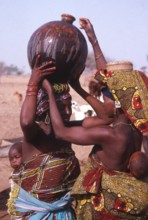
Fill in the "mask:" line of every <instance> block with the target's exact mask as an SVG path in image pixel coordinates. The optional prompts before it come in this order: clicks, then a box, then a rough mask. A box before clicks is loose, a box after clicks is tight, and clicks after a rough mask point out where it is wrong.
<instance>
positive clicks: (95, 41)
mask: <svg viewBox="0 0 148 220" xmlns="http://www.w3.org/2000/svg"><path fill="white" fill-rule="evenodd" d="M97 42H98V40H97V38H96V39H95V40H94V43H93V47H94V46H95V44H96V43H97Z"/></svg>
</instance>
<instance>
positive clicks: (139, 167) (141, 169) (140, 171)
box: [129, 151, 148, 179]
mask: <svg viewBox="0 0 148 220" xmlns="http://www.w3.org/2000/svg"><path fill="white" fill-rule="evenodd" d="M129 170H130V173H131V174H132V175H133V176H134V177H135V178H137V179H142V178H144V177H146V176H148V158H147V156H146V154H145V153H144V152H141V151H136V152H135V153H133V154H132V155H131V157H130V160H129Z"/></svg>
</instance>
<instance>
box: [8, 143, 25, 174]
mask: <svg viewBox="0 0 148 220" xmlns="http://www.w3.org/2000/svg"><path fill="white" fill-rule="evenodd" d="M8 156H9V161H10V165H11V167H12V168H13V169H15V170H17V169H19V167H20V165H21V163H22V142H16V143H14V144H13V145H12V146H11V147H10V149H9V153H8Z"/></svg>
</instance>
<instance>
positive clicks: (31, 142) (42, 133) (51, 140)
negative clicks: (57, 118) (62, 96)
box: [20, 56, 71, 161]
mask: <svg viewBox="0 0 148 220" xmlns="http://www.w3.org/2000/svg"><path fill="white" fill-rule="evenodd" d="M39 60H40V56H38V57H37V59H36V63H35V66H34V68H33V70H32V74H31V76H30V79H29V83H28V84H33V85H35V86H37V87H38V88H40V87H41V82H42V80H43V78H44V77H46V76H48V75H50V74H51V73H54V71H55V67H53V63H52V62H51V61H49V62H47V63H46V64H44V65H42V66H38V63H39ZM57 104H58V107H59V110H60V112H61V115H62V117H63V120H64V121H66V122H67V121H69V119H70V116H71V98H68V99H66V100H63V101H58V103H57ZM36 108H37V93H36V94H34V95H26V97H25V100H24V103H23V106H22V109H21V115H20V123H21V128H22V131H23V134H24V140H23V161H26V160H29V159H30V158H32V157H33V156H34V155H38V154H40V153H48V152H54V151H58V150H59V149H60V148H61V146H65V147H71V144H70V143H68V142H65V141H61V140H57V139H55V136H54V134H53V131H52V127H51V124H48V125H46V124H45V123H44V122H43V121H40V122H39V123H36ZM55 146H56V147H55Z"/></svg>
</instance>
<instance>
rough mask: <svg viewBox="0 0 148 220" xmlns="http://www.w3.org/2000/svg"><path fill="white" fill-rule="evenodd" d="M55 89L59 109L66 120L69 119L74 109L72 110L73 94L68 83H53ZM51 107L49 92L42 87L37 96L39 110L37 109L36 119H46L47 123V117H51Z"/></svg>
mask: <svg viewBox="0 0 148 220" xmlns="http://www.w3.org/2000/svg"><path fill="white" fill-rule="evenodd" d="M53 90H54V93H55V99H56V102H57V106H58V109H59V111H60V114H61V116H62V118H63V120H64V121H69V119H70V117H71V114H72V110H71V95H70V94H69V90H70V88H69V86H68V84H67V83H65V84H59V83H55V84H53ZM49 112H50V109H49V100H48V94H47V93H46V92H45V91H44V90H43V89H40V90H39V92H38V97H37V111H36V121H44V122H45V123H46V121H49V120H46V119H47V118H48V119H49V116H48V117H47V115H49Z"/></svg>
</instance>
